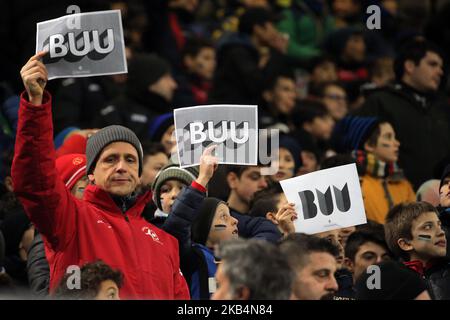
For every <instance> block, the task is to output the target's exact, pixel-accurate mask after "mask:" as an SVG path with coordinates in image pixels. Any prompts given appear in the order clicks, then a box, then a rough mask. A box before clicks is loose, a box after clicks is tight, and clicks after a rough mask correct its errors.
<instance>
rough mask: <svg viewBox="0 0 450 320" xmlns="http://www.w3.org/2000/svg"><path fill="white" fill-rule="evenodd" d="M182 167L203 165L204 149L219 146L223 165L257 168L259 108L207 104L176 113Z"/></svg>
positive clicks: (216, 150)
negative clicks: (201, 157)
mask: <svg viewBox="0 0 450 320" xmlns="http://www.w3.org/2000/svg"><path fill="white" fill-rule="evenodd" d="M174 118H175V119H174V120H175V134H176V141H177V150H178V160H179V164H180V167H182V168H184V167H189V166H194V165H198V164H199V163H200V156H201V155H202V153H203V150H204V149H205V148H206V147H208V146H209V145H212V144H213V145H217V147H216V148H215V151H214V153H213V154H214V155H215V156H217V157H218V158H219V163H224V164H239V165H256V164H257V162H258V155H257V152H258V108H257V106H247V105H245V106H244V105H207V106H196V107H187V108H180V109H175V110H174Z"/></svg>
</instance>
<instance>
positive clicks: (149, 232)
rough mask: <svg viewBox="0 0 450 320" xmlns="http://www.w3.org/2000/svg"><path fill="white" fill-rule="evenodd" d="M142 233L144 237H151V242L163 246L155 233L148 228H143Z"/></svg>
mask: <svg viewBox="0 0 450 320" xmlns="http://www.w3.org/2000/svg"><path fill="white" fill-rule="evenodd" d="M142 232H144V234H145V235H147V236H150V237H152V239H153V241H155V242H158V243H159V244H163V243H162V242H161V241H159V238H158V235H157V234H156V232H155V231H153V230H152V229H150V228H149V227H143V228H142Z"/></svg>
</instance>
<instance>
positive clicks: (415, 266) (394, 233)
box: [384, 202, 450, 300]
mask: <svg viewBox="0 0 450 320" xmlns="http://www.w3.org/2000/svg"><path fill="white" fill-rule="evenodd" d="M384 229H385V236H386V243H387V245H388V247H389V249H390V250H391V251H392V252H393V253H394V254H395V255H397V256H398V257H400V258H402V259H403V261H404V263H405V265H406V266H408V267H409V268H410V269H412V270H414V271H416V272H417V273H419V274H420V275H421V276H422V277H423V279H425V281H426V283H427V287H428V290H429V293H430V296H431V297H432V298H433V299H436V300H448V299H450V277H449V276H448V274H449V272H450V263H449V262H448V260H446V259H445V256H446V252H447V241H446V238H445V233H444V231H443V229H442V226H441V221H440V220H439V217H438V212H437V210H436V208H435V207H433V206H432V205H431V204H429V203H427V202H411V203H402V204H399V205H396V206H395V207H393V208H392V209H391V210H390V211H389V213H388V215H387V216H386V223H385V225H384Z"/></svg>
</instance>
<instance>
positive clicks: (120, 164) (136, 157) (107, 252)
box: [12, 52, 189, 299]
mask: <svg viewBox="0 0 450 320" xmlns="http://www.w3.org/2000/svg"><path fill="white" fill-rule="evenodd" d="M44 55H45V52H40V53H38V54H36V55H35V56H33V57H31V58H30V60H29V61H28V62H27V63H26V64H25V66H24V67H23V68H22V70H21V76H22V80H23V83H24V85H25V89H26V92H24V93H22V95H21V101H20V109H19V121H18V126H17V137H16V145H15V156H14V161H13V166H12V178H13V182H14V189H15V192H16V194H17V196H18V197H19V199H20V201H21V202H22V204H23V206H24V208H25V210H26V212H27V215H28V216H29V217H30V219H31V221H32V222H33V223H34V224H35V225H36V228H37V229H38V230H39V231H40V232H41V234H42V235H43V238H44V243H45V247H46V254H47V258H48V260H49V264H50V288H51V289H54V288H55V287H56V286H57V285H58V282H59V281H60V279H61V278H62V277H63V276H64V275H65V274H66V273H67V270H68V267H69V266H73V265H78V266H80V265H83V264H85V263H87V262H91V261H94V260H97V259H101V260H103V261H104V262H105V263H107V264H108V265H110V266H111V267H112V268H115V269H119V270H120V271H122V273H123V274H124V283H123V287H122V289H121V296H123V297H124V298H128V299H189V290H188V287H187V285H186V281H185V279H184V277H183V275H182V274H181V272H180V269H179V251H178V242H177V240H176V239H175V238H174V237H172V236H171V235H169V234H168V233H166V232H164V231H162V230H160V229H158V228H157V227H155V226H153V225H152V224H150V223H148V222H146V221H145V220H144V219H143V218H142V217H141V212H142V210H143V209H144V206H145V205H146V203H147V202H148V201H150V199H151V194H150V193H145V194H142V195H137V194H136V192H135V190H136V187H137V185H138V183H139V176H140V174H141V171H142V147H141V144H140V142H139V140H138V138H137V137H136V135H135V134H134V133H133V132H132V131H131V130H129V129H127V128H125V127H122V126H109V127H106V128H103V129H102V130H100V131H98V132H97V133H96V134H94V135H93V136H92V137H91V138H90V139H89V141H88V144H87V147H86V157H87V168H86V171H87V174H88V177H89V181H90V184H89V185H88V186H87V187H86V189H85V192H84V198H83V200H79V199H76V198H74V197H73V196H72V195H71V194H70V191H69V190H67V188H66V187H65V186H64V183H63V181H62V180H61V178H60V177H59V175H58V173H57V171H56V167H55V151H54V147H53V125H52V116H51V114H52V113H51V95H50V94H49V93H48V92H47V91H44V88H45V85H46V82H47V70H46V68H45V66H44V65H43V64H42V62H41V61H40V59H41V58H42V57H43V56H44ZM70 270H72V269H70ZM70 284H71V285H73V284H75V287H76V281H74V282H73V283H70ZM68 285H69V284H68ZM74 290H76V288H75V289H74Z"/></svg>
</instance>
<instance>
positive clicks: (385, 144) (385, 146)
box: [381, 143, 390, 148]
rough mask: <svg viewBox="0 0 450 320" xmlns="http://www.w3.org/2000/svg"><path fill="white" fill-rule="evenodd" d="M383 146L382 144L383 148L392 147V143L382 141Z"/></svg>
mask: <svg viewBox="0 0 450 320" xmlns="http://www.w3.org/2000/svg"><path fill="white" fill-rule="evenodd" d="M381 146H382V147H383V148H389V147H390V145H389V144H387V143H382V144H381Z"/></svg>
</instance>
